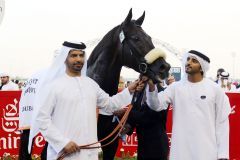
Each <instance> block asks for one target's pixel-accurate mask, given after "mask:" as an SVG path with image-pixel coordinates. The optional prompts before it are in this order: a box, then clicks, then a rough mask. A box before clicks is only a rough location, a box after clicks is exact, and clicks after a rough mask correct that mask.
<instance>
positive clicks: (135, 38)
mask: <svg viewBox="0 0 240 160" xmlns="http://www.w3.org/2000/svg"><path fill="white" fill-rule="evenodd" d="M131 39H133V40H135V41H138V40H139V37H138V36H131Z"/></svg>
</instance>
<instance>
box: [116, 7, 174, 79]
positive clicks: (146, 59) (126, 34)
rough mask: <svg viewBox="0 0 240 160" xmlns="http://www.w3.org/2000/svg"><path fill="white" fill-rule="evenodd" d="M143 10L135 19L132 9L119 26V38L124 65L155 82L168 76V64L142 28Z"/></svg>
mask: <svg viewBox="0 0 240 160" xmlns="http://www.w3.org/2000/svg"><path fill="white" fill-rule="evenodd" d="M144 17H145V12H144V13H143V15H142V16H141V17H140V18H138V19H137V20H132V9H130V11H129V13H128V15H127V17H126V19H125V20H124V22H123V23H122V24H121V26H120V28H119V29H120V30H119V40H120V43H121V45H120V47H119V49H121V54H122V63H123V65H124V66H127V67H129V68H132V69H134V70H135V71H137V72H139V73H142V74H144V75H147V76H148V77H149V78H151V79H153V81H154V82H155V83H157V82H159V78H161V79H164V78H166V77H167V76H168V71H169V69H170V65H169V64H168V63H167V62H166V61H165V55H164V54H163V52H162V51H160V52H159V50H157V49H155V47H154V45H153V43H152V39H151V37H150V36H149V35H148V34H147V33H146V32H145V31H144V30H143V29H142V27H141V25H142V23H143V21H144Z"/></svg>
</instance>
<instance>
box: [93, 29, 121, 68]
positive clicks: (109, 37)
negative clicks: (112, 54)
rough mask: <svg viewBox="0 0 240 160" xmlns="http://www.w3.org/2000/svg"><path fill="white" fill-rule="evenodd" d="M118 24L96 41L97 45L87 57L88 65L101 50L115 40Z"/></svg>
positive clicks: (107, 47) (106, 48)
mask: <svg viewBox="0 0 240 160" xmlns="http://www.w3.org/2000/svg"><path fill="white" fill-rule="evenodd" d="M119 27H120V25H118V26H116V27H114V28H113V29H112V30H110V31H109V32H108V33H107V34H106V35H105V36H104V37H103V38H102V40H101V41H100V42H99V43H98V45H97V46H96V47H95V48H94V50H93V51H92V53H91V55H90V57H89V58H88V66H90V65H92V64H93V63H94V62H95V61H96V59H97V58H98V56H99V55H101V54H100V53H101V52H103V51H105V50H106V51H107V50H109V49H111V47H113V45H112V43H114V42H116V40H117V38H118V35H116V32H117V30H118V29H119Z"/></svg>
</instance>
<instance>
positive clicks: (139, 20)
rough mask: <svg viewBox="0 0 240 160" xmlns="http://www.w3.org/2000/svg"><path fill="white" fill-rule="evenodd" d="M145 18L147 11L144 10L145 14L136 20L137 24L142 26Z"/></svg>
mask: <svg viewBox="0 0 240 160" xmlns="http://www.w3.org/2000/svg"><path fill="white" fill-rule="evenodd" d="M144 18H145V11H144V12H143V15H142V16H141V17H139V18H138V19H137V20H136V22H135V23H136V24H137V25H139V26H141V25H142V23H143V21H144Z"/></svg>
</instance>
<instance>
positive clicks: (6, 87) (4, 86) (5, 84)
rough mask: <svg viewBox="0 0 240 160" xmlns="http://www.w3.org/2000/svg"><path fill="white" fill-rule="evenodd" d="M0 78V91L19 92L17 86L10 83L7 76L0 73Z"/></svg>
mask: <svg viewBox="0 0 240 160" xmlns="http://www.w3.org/2000/svg"><path fill="white" fill-rule="evenodd" d="M0 78H1V86H0V90H2V91H17V90H19V88H18V85H17V84H16V83H14V82H12V81H11V79H10V75H9V74H7V73H1V74H0Z"/></svg>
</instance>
